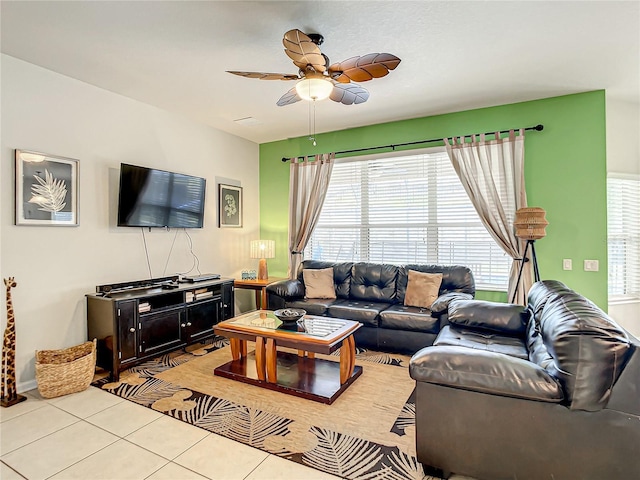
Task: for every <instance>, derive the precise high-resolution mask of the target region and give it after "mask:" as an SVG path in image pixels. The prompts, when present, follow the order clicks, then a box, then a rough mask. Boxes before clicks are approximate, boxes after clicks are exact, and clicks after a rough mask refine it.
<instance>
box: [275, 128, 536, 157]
mask: <svg viewBox="0 0 640 480" xmlns="http://www.w3.org/2000/svg"><path fill="white" fill-rule="evenodd" d="M543 129H544V125H542V124H538V125H536V126H535V127H527V128H525V130H535V131H537V132H541V131H542V130H543ZM513 130H519V129H516V128H514V129H513ZM510 131H511V130H500V131H499V132H498V133H509V132H510ZM494 133H496V132H486V133H485V135H492V134H494ZM474 135H479V134H474ZM455 136H456V137H460V136H464V137H469V136H470V135H455ZM441 141H442V138H431V139H429V140H418V141H416V142H407V143H395V144H390V145H380V146H378V147H366V148H356V149H353V150H342V151H340V152H335V154H336V155H342V154H345V153H356V152H366V151H369V150H380V149H382V148H391V149H392V150H395V149H396V147H406V146H408V145H419V144H421V143H433V142H441ZM309 156H312V155H309ZM292 158H304V157H292ZM289 160H290V158H286V157H282V161H283V162H287V161H289Z"/></svg>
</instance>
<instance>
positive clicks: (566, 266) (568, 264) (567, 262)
mask: <svg viewBox="0 0 640 480" xmlns="http://www.w3.org/2000/svg"><path fill="white" fill-rule="evenodd" d="M562 269H563V270H573V262H572V261H571V259H570V258H565V259H563V260H562Z"/></svg>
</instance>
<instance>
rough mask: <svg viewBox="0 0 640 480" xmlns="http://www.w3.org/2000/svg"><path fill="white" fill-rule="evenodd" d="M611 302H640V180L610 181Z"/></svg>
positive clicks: (615, 177) (614, 177)
mask: <svg viewBox="0 0 640 480" xmlns="http://www.w3.org/2000/svg"><path fill="white" fill-rule="evenodd" d="M607 231H608V233H607V236H608V253H609V262H608V263H609V299H610V300H614V301H615V300H623V299H624V300H631V299H635V300H637V299H640V177H638V176H630V175H629V176H624V175H609V177H608V178H607Z"/></svg>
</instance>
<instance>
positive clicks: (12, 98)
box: [0, 55, 259, 391]
mask: <svg viewBox="0 0 640 480" xmlns="http://www.w3.org/2000/svg"><path fill="white" fill-rule="evenodd" d="M1 62H2V64H1V66H2V78H1V79H2V83H1V93H2V95H1V102H2V118H1V122H2V123H1V126H2V144H1V151H0V154H1V158H2V164H1V167H0V182H1V186H2V188H1V196H2V213H1V216H0V229H1V232H2V237H1V240H0V259H1V261H0V269H1V272H2V277H3V278H6V277H8V276H14V277H15V278H16V281H17V283H18V286H17V288H15V289H14V290H13V303H14V309H15V314H16V328H17V349H16V365H17V379H18V385H19V390H20V391H23V390H25V389H28V388H33V387H34V386H35V383H34V378H35V368H34V352H35V350H41V349H58V348H65V347H68V346H71V345H75V344H78V343H81V342H83V341H85V340H87V338H86V335H87V329H86V303H85V294H86V293H91V292H93V291H95V286H96V285H100V284H107V283H119V282H127V281H131V280H143V279H146V278H149V272H148V268H147V262H146V257H145V252H144V247H143V238H142V231H141V229H138V228H118V227H115V212H114V208H115V206H116V205H117V188H118V174H119V173H118V172H119V166H120V163H121V162H122V163H132V164H137V165H143V166H148V167H156V168H161V169H165V170H172V171H177V172H180V173H186V174H189V175H196V176H200V177H205V178H206V179H207V196H206V207H205V209H206V211H205V227H204V228H203V229H193V230H190V231H189V234H190V235H191V238H192V240H193V251H194V253H195V254H196V255H197V257H198V258H199V264H200V270H201V271H202V272H203V273H207V272H217V273H220V274H222V275H223V276H230V277H233V276H236V275H238V274H239V272H240V271H241V270H242V269H244V268H248V267H251V266H253V265H251V262H252V261H251V260H249V259H248V252H249V247H248V245H249V241H250V240H252V239H255V238H259V191H258V189H259V182H258V180H259V177H258V168H259V159H258V157H259V154H258V145H257V144H255V143H253V142H249V141H247V140H244V139H241V138H239V137H235V136H232V135H229V134H227V133H224V132H221V131H218V130H215V129H213V128H210V127H208V126H205V125H202V124H198V123H195V122H192V121H189V120H186V119H185V118H183V117H180V116H176V115H173V114H170V113H168V112H166V111H163V110H160V109H157V108H155V107H151V106H149V105H146V104H143V103H140V102H137V101H134V100H131V99H129V98H126V97H123V96H120V95H116V94H113V93H111V92H108V91H106V90H102V89H100V88H97V87H94V86H92V85H88V84H86V83H82V82H79V81H77V80H74V79H71V78H69V77H65V76H62V75H59V74H57V73H54V72H52V71H49V70H46V69H43V68H40V67H37V66H34V65H32V64H29V63H26V62H23V61H20V60H17V59H15V58H12V57H9V56H6V55H2V57H1ZM16 148H18V149H26V150H35V151H39V152H44V153H48V154H52V155H59V156H64V157H70V158H74V159H78V160H79V161H80V164H79V165H80V166H79V171H80V226H78V227H44V226H35V227H34V226H15V225H14V224H13V223H14V220H13V218H14V206H13V205H14V188H13V182H14V173H13V168H14V149H16ZM221 180H222V181H223V183H231V182H235V183H236V184H239V185H241V186H242V187H243V193H244V222H243V223H244V228H225V229H220V228H218V227H217V217H216V204H217V193H216V192H217V186H216V181H221ZM145 235H146V241H147V245H148V249H149V255H150V262H151V268H152V274H153V277H160V276H165V275H166V276H169V275H173V274H176V273H178V272H184V271H187V270H189V269H190V268H191V266H192V264H193V257H192V256H191V254H190V253H189V248H188V239H187V237H186V235H185V233H184V232H182V231H180V232H179V233H178V236H177V238H176V241H175V246H174V248H173V252H172V255H171V257H170V261H169V263H168V266H167V268H166V271H164V269H165V264H166V262H167V258H168V254H169V251H170V248H171V243H172V242H173V240H174V235H175V231H170V232H167V231H164V230H154V231H152V232H149V231H146V232H145ZM2 310H3V313H2V317H3V321H2V323H1V325H2V328H3V330H4V325H5V321H6V319H5V318H4V317H5V315H4V298H3V304H2Z"/></svg>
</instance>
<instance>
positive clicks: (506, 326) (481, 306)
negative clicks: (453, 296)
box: [449, 300, 531, 338]
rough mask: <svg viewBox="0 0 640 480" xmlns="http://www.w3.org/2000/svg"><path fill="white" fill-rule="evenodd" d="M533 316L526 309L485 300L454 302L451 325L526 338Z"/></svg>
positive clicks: (450, 305) (451, 308)
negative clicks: (530, 319)
mask: <svg viewBox="0 0 640 480" xmlns="http://www.w3.org/2000/svg"><path fill="white" fill-rule="evenodd" d="M530 316H531V314H530V312H529V310H527V308H526V307H523V306H522V305H515V304H512V303H497V302H487V301H483V300H453V301H452V302H451V303H450V304H449V323H453V324H456V325H460V326H462V327H469V328H474V329H476V328H479V329H484V330H491V331H494V332H498V333H501V334H503V335H515V336H519V337H522V338H524V336H525V334H526V331H527V325H528V323H529V318H530Z"/></svg>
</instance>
